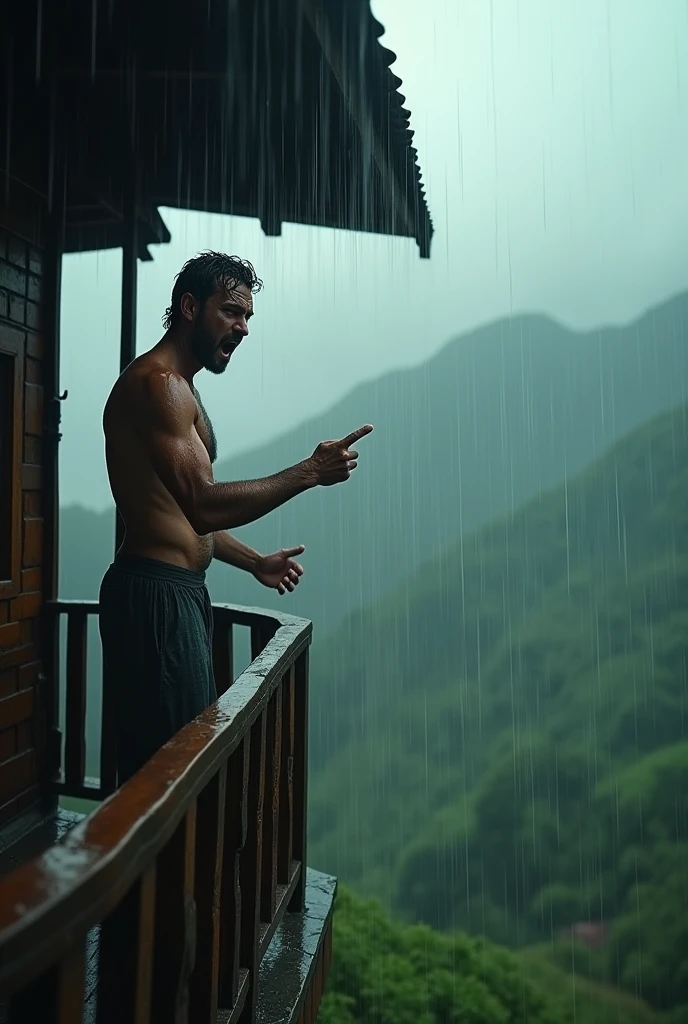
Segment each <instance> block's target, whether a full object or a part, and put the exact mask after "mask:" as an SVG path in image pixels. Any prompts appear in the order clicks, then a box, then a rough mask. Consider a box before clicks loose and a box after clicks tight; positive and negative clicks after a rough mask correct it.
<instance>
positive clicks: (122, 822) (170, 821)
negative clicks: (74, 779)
mask: <svg viewBox="0 0 688 1024" xmlns="http://www.w3.org/2000/svg"><path fill="white" fill-rule="evenodd" d="M97 611H98V605H97V603H95V602H72V601H58V602H54V603H53V604H52V606H51V608H50V609H49V614H52V615H60V614H67V615H68V616H70V617H71V616H73V621H75V622H77V623H78V625H77V626H74V627H72V633H71V635H72V637H73V638H74V642H75V643H76V642H78V644H79V648H78V649H79V652H81V643H82V632H83V631H82V626H81V624H82V623H83V620H84V618H85V617H86V616H87V615H89V614H97ZM214 613H215V616H216V622H219V623H220V624H222V623H224V624H241V625H246V626H249V627H250V628H251V631H252V646H253V650H254V653H255V654H256V657H255V658H254V660H253V661H252V662H251V664H250V665H249V667H248V668H247V669H246V670H245V671H244V672H242V673H241V675H239V676H238V678H237V679H236V680H235V681H233V682H232V683H231V685H229V686H228V687H227V689H226V690H225V692H224V693H222V695H221V696H220V697H219V698H218V700H217V701H216V703H215V704H213V705H212V706H211V707H210V708H208V709H207V710H206V711H205V712H204V713H203V714H202V715H200V716H199V717H198V718H196V719H195V720H194V721H193V722H191V723H190V724H189V725H187V726H186V727H185V728H184V729H182V730H181V732H179V733H177V735H176V736H174V737H173V738H172V739H171V740H170V741H169V742H168V743H166V744H165V745H164V746H163V747H162V748H161V749H160V750H159V751H158V752H157V753H156V754H155V755H154V756H153V757H152V758H151V759H150V761H148V763H147V764H146V765H145V766H144V767H143V768H142V769H141V770H140V771H139V772H138V773H137V774H136V775H135V776H134V777H133V778H131V779H130V780H129V781H128V782H127V783H126V784H125V785H124V786H122V787H121V789H119V790H118V791H117V792H115V793H114V794H112V795H111V796H110V797H108V798H107V799H106V800H105V802H104V803H103V804H102V805H101V806H100V807H99V808H98V809H97V810H96V811H94V812H93V813H92V814H91V815H90V816H89V817H88V818H86V819H85V820H84V821H82V822H81V823H80V824H78V825H76V826H75V827H74V828H72V830H71V831H69V832H68V833H67V835H66V836H65V837H64V838H63V839H62V840H61V841H60V842H59V843H57V844H55V845H54V846H52V847H51V848H50V849H48V850H47V851H46V852H45V853H44V854H43V855H42V856H40V857H38V858H37V859H35V860H34V861H32V862H30V863H28V864H26V865H24V866H23V867H21V868H19V869H18V870H17V871H15V872H13V873H12V874H11V875H9V876H7V877H6V878H4V879H2V880H0V992H2V993H4V994H8V993H12V992H16V991H17V990H22V989H26V987H27V986H28V985H29V984H30V983H34V982H35V980H36V979H40V978H41V977H43V978H45V977H46V976H47V975H46V972H51V971H53V972H54V970H55V969H56V965H57V966H59V967H60V969H61V970H68V969H69V970H71V969H73V965H71V966H70V964H71V961H70V960H69V956H71V955H72V954H73V955H75V956H77V959H78V958H79V957H80V956H83V948H84V942H85V940H86V935H87V933H88V932H89V930H90V929H91V928H93V927H94V926H95V925H96V924H101V923H103V935H105V934H106V933H107V932H108V924H107V922H108V919H109V917H111V916H112V915H113V913H114V914H117V913H118V912H119V911H118V908H121V906H122V905H123V904H125V903H126V902H127V900H131V898H132V893H134V892H136V893H138V895H137V897H136V899H137V900H139V903H137V907H138V908H139V909H138V910H137V911H136V914H137V915H138V916H137V917H134V918H132V919H131V920H133V922H134V926H135V928H137V929H138V928H139V926H140V928H141V929H143V931H141V932H139V931H137V932H136V934H135V935H132V936H130V940H131V942H133V943H136V942H137V941H138V936H139V934H140V935H141V941H143V933H144V932H145V928H144V924H143V923H142V922H144V918H145V920H147V921H148V922H149V925H150V917H151V915H153V919H154V920H155V924H156V927H159V928H160V933H161V935H162V934H164V935H165V936H166V941H168V942H170V943H172V944H173V945H174V942H175V941H177V942H178V943H182V941H185V942H192V945H193V946H194V949H195V947H196V939H195V935H196V934H197V932H198V934H199V935H200V933H201V931H202V937H201V938H200V939H199V945H200V944H202V945H203V950H204V953H205V954H208V955H211V959H212V962H213V963H215V965H216V966H215V968H212V969H210V973H209V974H208V970H209V968H208V964H207V956H206V958H205V964H204V968H203V970H205V971H206V974H207V977H208V978H210V979H211V983H212V985H214V988H215V993H216V996H217V992H218V991H219V993H220V997H222V995H223V994H224V997H225V998H224V1000H223V1001H222V1002H221V1004H220V1005H222V1006H224V1007H225V1008H227V1009H231V1006H232V1004H233V1003H234V1001H235V1000H236V999H237V998H238V995H239V989H240V988H241V989H242V992H243V996H242V1000H243V1001H246V1000H248V1001H247V1002H246V1006H247V1007H248V1006H249V1003H250V1002H251V1001H252V1002H253V1005H254V1006H255V997H256V992H255V989H256V979H257V967H258V965H259V963H260V958H261V956H262V953H263V952H264V950H265V948H266V945H267V943H268V942H269V939H270V936H271V935H272V934H273V933H274V930H275V927H276V924H277V922H278V919H279V918H280V917H281V916H282V914H283V913H284V911H285V909H286V907H287V905H288V906H289V909H291V910H294V909H299V906H302V904H303V895H302V894H303V882H304V878H305V863H304V860H302V857H303V858H305V827H304V826H305V815H306V807H305V799H306V785H305V782H306V773H307V764H306V757H307V746H306V742H307V741H306V723H305V720H304V721H302V722H301V721H295V719H297V718H298V715H299V713H300V710H303V709H304V708H305V706H306V705H307V683H308V679H307V676H308V668H307V654H308V647H309V644H310V641H311V633H312V626H311V623H310V622H307V621H305V620H302V619H297V618H294V617H292V616H289V615H281V614H277V613H266V612H265V611H263V610H259V609H255V610H254V609H250V608H242V607H238V606H233V605H215V606H214ZM77 631H78V638H77ZM54 633H55V635H59V631H57V630H55V631H54ZM263 644H264V646H263ZM255 645H258V646H255ZM261 646H262V649H260V647H261ZM82 660H83V659H82V658H81V653H80V655H79V659H78V666H79V667H78V672H79V685H78V692H79V701H78V702H77V703H76V706H77V708H78V714H79V718H81V716H82V708H81V702H80V701H81V691H82V687H83V680H82V679H81V666H82ZM74 664H76V660H75V659H74ZM68 682H69V681H68ZM299 690H300V691H302V692H299ZM295 725H296V730H295ZM302 760H303V762H304V763H303V764H301V763H300V762H301V761H302ZM79 767H80V765H79ZM251 772H253V775H251ZM266 772H269V773H271V774H270V778H269V780H268V784H267V793H268V798H269V800H270V807H268V808H265V809H264V806H263V801H264V790H265V775H266ZM292 775H293V779H292ZM292 788H293V792H292ZM283 801H284V803H286V805H287V806H282V807H280V804H282V803H283ZM225 809H227V813H225ZM280 811H281V812H282V819H283V820H280V816H279V815H280ZM265 814H267V815H269V817H270V825H269V828H268V832H267V838H268V839H269V844H270V845H269V848H265V847H263V843H262V836H263V825H262V822H263V819H264V817H265ZM237 820H238V822H239V823H238V826H237ZM214 821H215V822H216V825H214V826H212V827H211V823H212V822H214ZM280 826H282V827H280ZM199 829H202V832H201V831H199ZM225 840H226V841H225ZM194 851H195V852H194ZM194 857H195V859H196V862H197V878H196V883H194V876H193V870H194V869H193V864H194ZM189 858H191V860H190V861H189ZM185 864H186V867H184V865H185ZM189 864H190V865H191V866H190V867H189ZM201 864H202V865H203V866H202V867H201ZM189 871H190V872H191V874H189ZM156 872H157V877H158V882H159V884H161V883H162V882H163V879H164V880H165V885H166V886H167V885H169V886H172V885H173V884H174V885H175V886H178V892H177V890H176V889H175V890H174V891H175V892H176V893H177V897H178V904H179V909H178V912H177V911H175V913H176V916H174V915H173V920H172V918H171V919H170V920H169V921H168V920H167V917H168V911H169V908H167V910H166V909H165V908H166V907H167V903H166V900H165V899H163V900H162V901H161V900H155V899H154V892H155V876H156ZM198 872H200V875H199V874H198ZM208 872H210V873H211V878H210V881H209V879H208V875H207V873H208ZM213 872H215V876H216V883H212V877H214V876H213V875H212V873H213ZM262 873H265V874H263V880H262V884H261V874H262ZM267 873H269V875H267ZM228 875H231V877H228ZM240 878H241V890H242V899H241V900H240V901H239V903H238V909H237V908H235V910H234V911H232V910H231V908H232V907H234V904H235V903H236V895H237V891H238V886H239V880H240ZM169 880H172V881H169ZM220 889H221V892H219V891H218V890H220ZM184 894H185V895H184ZM194 894H195V895H194ZM167 895H169V894H167ZM182 897H183V899H184V900H185V901H186V902H183V901H182ZM166 898H167V896H166ZM170 898H171V896H170ZM145 901H147V902H145ZM151 901H153V902H151ZM179 901H182V902H179ZM189 901H190V902H189ZM194 901H197V902H198V904H199V905H198V908H197V909H196V907H195V902H194ZM201 904H202V906H201ZM146 907H147V909H146ZM184 907H185V908H186V909H185V910H183V908H184ZM226 907H230V910H227V909H226ZM153 908H154V909H153ZM223 908H225V910H223ZM163 911H165V912H164V913H163ZM182 911H183V912H182ZM197 912H198V914H199V915H205V917H204V918H203V920H204V921H206V918H207V921H206V923H207V922H209V921H211V919H212V920H213V921H215V924H213V925H212V927H211V926H210V925H209V924H208V927H207V928H204V929H202V930H201V929H200V928H196V925H195V924H194V923H193V922H192V924H189V923H188V922H186V924H185V921H186V917H185V915H188V914H191V915H192V918H193V921H195V917H194V915H195V914H196V913H197ZM225 912H226V913H227V914H229V915H230V917H231V914H232V913H234V915H235V916H234V917H233V918H231V920H223V919H222V914H223V913H225ZM169 913H172V911H169ZM218 913H219V918H218ZM146 914H147V915H148V916H147V917H146ZM151 927H152V926H151ZM184 936H186V938H184ZM190 936H193V937H192V938H190ZM158 941H161V940H160V939H158ZM153 945H154V946H155V943H153ZM111 947H112V943H110V946H108V945H107V944H106V946H105V947H104V948H105V950H107V949H110V948H111ZM175 948H176V949H177V953H178V954H179V957H180V958H182V951H181V946H178V948H177V947H175ZM184 949H186V947H184ZM192 952H193V951H192ZM150 955H151V956H152V955H153V954H152V953H151V954H150ZM183 956H184V957H186V959H184V960H183V963H184V964H186V967H185V968H184V970H186V973H187V975H191V973H192V966H193V956H192V955H191V953H187V952H184V954H183ZM103 957H104V953H103V948H101V959H103ZM189 957H191V959H189ZM105 959H107V957H105ZM182 959H183V958H182ZM182 959H180V970H182V966H183V965H182ZM218 965H219V966H218ZM135 966H136V965H135ZM149 966H150V965H149ZM213 971H214V973H213ZM223 971H224V972H225V976H222V977H218V973H219V974H222V972H223ZM227 972H229V975H231V976H228V973H227ZM134 973H135V977H136V978H138V979H139V981H138V982H137V984H138V985H139V989H140V986H141V984H143V982H141V980H140V979H141V978H144V980H145V978H146V977H148V980H149V987H150V984H151V983H150V976H151V974H153V975H155V971H154V970H153V967H152V966H150V969H149V970H148V975H146V971H145V970H143V973H142V972H141V965H140V964H138V966H137V967H136V971H135V972H134ZM182 974H183V971H182ZM132 977H134V975H132ZM213 978H214V981H213V980H212V979H213ZM242 979H243V987H242ZM247 979H248V981H247ZM206 980H207V979H206ZM54 984H57V982H56V981H55V982H54ZM132 986H133V987H132V993H133V988H135V986H134V982H133V981H132ZM34 987H35V986H34ZM53 987H54V985H53ZM144 987H145V986H144ZM206 989H207V985H205V982H204V985H202V986H199V985H196V986H195V987H194V984H193V982H192V983H191V987H190V989H189V991H191V993H192V1002H193V999H195V998H197V999H198V1000H200V1002H199V1003H197V1004H194V1005H195V1006H196V1008H198V1006H200V1005H201V1003H202V1004H203V1005H205V1004H206V1003H208V1000H209V998H210V997H209V996H208V992H207V991H206ZM125 990H126V984H125V985H123V987H122V986H120V989H119V994H118V996H117V998H122V999H124V998H125V995H123V994H122V993H123V992H125ZM151 991H152V996H151V994H150V992H149V994H148V996H145V994H144V996H141V994H140V992H139V994H138V995H136V996H135V995H134V994H132V995H131V999H134V998H136V999H138V1000H140V999H142V998H143V1000H144V1002H143V1003H141V1002H137V1003H136V1009H137V1013H144V1014H145V1011H144V1010H141V1009H140V1007H141V1006H143V1005H144V1004H145V1000H146V998H148V999H149V1000H150V999H151V998H152V999H153V1001H155V999H156V998H158V996H159V998H161V999H163V1000H164V999H165V998H168V997H169V998H171V996H169V992H167V993H166V992H165V991H164V986H163V987H162V989H161V993H162V994H160V993H158V995H156V992H157V989H156V985H155V977H153V982H152V989H151ZM247 992H248V995H247ZM193 993H196V995H195V996H194V995H193ZM227 993H230V994H231V1002H229V1003H228V1001H227ZM210 1001H211V1002H212V999H210ZM145 1005H147V1004H145ZM242 1005H243V1004H242ZM31 1006H32V1007H33V1006H34V1004H33V1003H32V1004H31ZM132 1006H133V1003H132V1004H126V1006H125V1005H124V1004H123V1005H122V1006H121V1007H120V1011H119V1012H121V1011H125V1012H130V1011H131V1008H132ZM215 1006H216V1007H217V1001H216V1002H215ZM127 1007H128V1009H127ZM236 1009H237V1016H236V1017H235V1015H232V1018H231V1019H237V1020H242V1019H244V1018H243V1017H242V1016H241V1013H243V1012H244V1011H242V1010H241V1007H240V1006H239V1004H238V1003H237V1006H236ZM246 1012H249V1011H248V1010H247V1011H246ZM251 1012H252V1011H251ZM204 1016H205V1012H204ZM211 1016H212V1015H211ZM131 1019H132V1020H133V1019H134V1018H133V1017H132V1018H131ZM136 1019H137V1020H138V1019H139V1017H138V1016H137V1017H136ZM140 1019H141V1020H148V1019H149V1018H148V1017H147V1016H145V1015H144V1016H141V1018H140ZM206 1019H210V1018H206ZM245 1019H246V1020H250V1019H251V1017H250V1015H249V1016H246V1017H245ZM70 1020H71V1018H70ZM194 1020H195V1018H194Z"/></svg>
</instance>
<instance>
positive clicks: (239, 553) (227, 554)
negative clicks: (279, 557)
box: [213, 530, 263, 573]
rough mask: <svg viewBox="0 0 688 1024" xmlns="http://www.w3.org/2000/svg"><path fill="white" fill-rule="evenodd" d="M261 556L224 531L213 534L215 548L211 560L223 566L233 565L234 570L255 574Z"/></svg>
mask: <svg viewBox="0 0 688 1024" xmlns="http://www.w3.org/2000/svg"><path fill="white" fill-rule="evenodd" d="M262 557H263V556H262V555H261V554H259V552H258V551H254V550H253V548H250V547H249V546H248V544H244V543H243V542H242V541H240V540H239V539H238V538H237V537H233V536H232V534H231V533H227V532H226V531H225V530H218V531H217V532H216V534H215V547H214V548H213V558H216V559H217V560H218V562H224V563H225V565H233V566H234V567H235V568H236V569H243V570H244V571H245V572H253V573H255V572H256V571H257V570H258V569H259V568H260V563H261V560H262Z"/></svg>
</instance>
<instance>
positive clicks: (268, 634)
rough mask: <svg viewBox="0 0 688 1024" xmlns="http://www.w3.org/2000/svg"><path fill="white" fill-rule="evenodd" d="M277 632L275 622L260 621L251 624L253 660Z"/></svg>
mask: <svg viewBox="0 0 688 1024" xmlns="http://www.w3.org/2000/svg"><path fill="white" fill-rule="evenodd" d="M276 632H277V624H276V623H274V622H258V623H255V624H254V625H253V626H251V661H255V660H256V658H257V657H258V655H259V654H261V653H262V652H263V651H264V650H265V648H266V647H267V645H268V644H269V643H270V641H271V640H272V638H273V636H274V635H275V633H276Z"/></svg>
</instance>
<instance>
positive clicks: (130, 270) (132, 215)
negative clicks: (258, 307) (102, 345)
mask: <svg viewBox="0 0 688 1024" xmlns="http://www.w3.org/2000/svg"><path fill="white" fill-rule="evenodd" d="M127 176H128V180H127V182H126V187H125V193H124V203H123V211H122V212H123V223H122V231H123V239H122V321H121V327H120V344H119V372H120V373H121V372H122V371H123V370H124V369H125V368H126V367H127V366H128V365H129V363H130V362H131V361H132V359H135V358H136V298H137V284H138V250H139V237H138V235H139V232H138V208H139V181H138V172H137V166H136V158H135V154H134V153H131V154H130V157H129V162H128V167H127ZM123 540H124V522H123V520H122V517H121V516H120V514H119V512H118V513H117V526H116V532H115V553H116V552H117V551H119V548H120V546H121V544H122V541H123Z"/></svg>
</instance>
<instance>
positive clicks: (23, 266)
mask: <svg viewBox="0 0 688 1024" xmlns="http://www.w3.org/2000/svg"><path fill="white" fill-rule="evenodd" d="M16 221H17V211H16V208H15V209H14V210H13V211H12V214H11V215H10V213H9V212H8V211H4V212H3V208H2V207H0V352H1V351H2V350H3V349H4V350H5V351H7V350H14V351H17V352H18V365H19V374H20V376H21V393H22V395H23V401H22V403H21V404H22V405H23V408H22V409H21V420H20V419H19V417H16V418H15V427H14V429H15V431H16V429H17V427H19V428H20V429H21V433H22V448H21V469H20V472H19V481H18V482H19V486H20V488H21V517H20V524H19V530H18V531H16V530H15V531H13V532H15V533H18V536H13V537H12V544H13V546H14V547H15V548H16V546H17V545H18V546H19V551H18V556H19V560H18V566H17V572H16V575H15V579H13V580H11V581H8V580H0V825H2V824H3V823H4V822H6V821H7V820H8V819H9V818H11V817H13V816H14V815H16V814H18V813H20V812H21V811H22V810H25V809H26V808H27V807H29V806H30V805H31V804H32V803H34V802H35V801H36V800H37V798H38V796H39V791H38V756H37V752H36V749H35V748H36V742H37V733H38V728H37V713H38V712H37V709H38V704H39V702H38V699H37V697H38V694H37V687H38V684H39V680H38V676H39V672H40V671H41V663H40V661H39V647H40V631H39V615H40V610H41V604H42V569H41V567H42V561H43V548H44V539H45V538H44V523H43V507H42V505H43V498H42V492H41V486H42V478H41V476H42V467H41V463H42V458H43V369H44V368H43V338H42V335H41V320H42V297H43V271H44V251H43V248H42V245H41V242H42V240H41V238H40V232H39V230H38V229H37V227H36V224H37V218H36V217H31V216H29V217H26V218H25V219H24V221H23V222H22V223H20V224H17V223H16ZM8 483H9V481H7V479H6V478H4V477H3V481H2V486H3V487H7V486H8Z"/></svg>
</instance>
